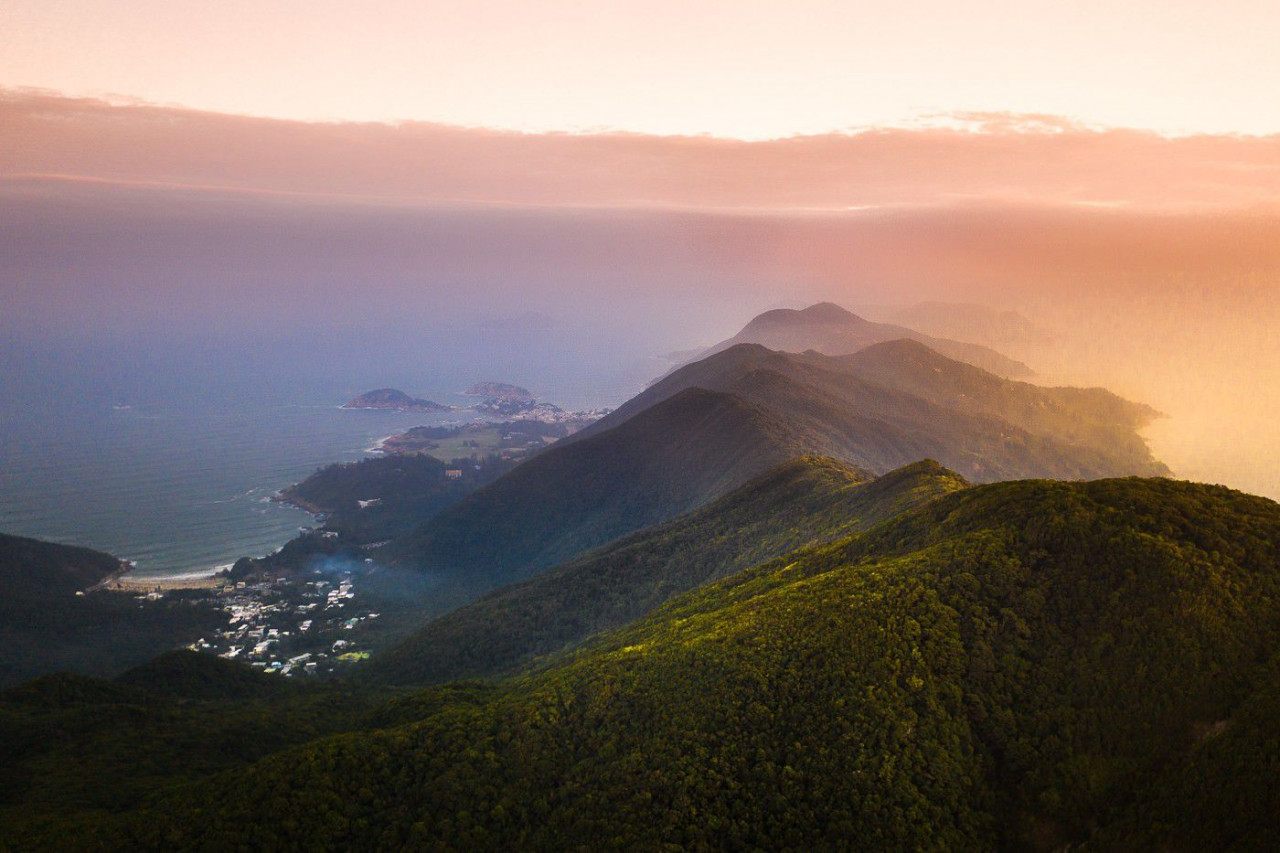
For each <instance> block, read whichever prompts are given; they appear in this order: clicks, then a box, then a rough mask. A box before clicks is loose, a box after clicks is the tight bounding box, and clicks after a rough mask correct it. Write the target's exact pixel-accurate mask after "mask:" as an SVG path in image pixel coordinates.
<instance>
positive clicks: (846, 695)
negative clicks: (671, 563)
mask: <svg viewBox="0 0 1280 853" xmlns="http://www.w3.org/2000/svg"><path fill="white" fill-rule="evenodd" d="M1277 596H1280V506H1277V505H1276V504H1275V503H1272V502H1270V501H1267V500H1264V499H1261V498H1254V497H1250V496H1246V495H1241V494H1239V493H1236V492H1232V491H1230V490H1227V489H1222V488H1217V487H1208V486H1198V485H1192V484H1185V483H1175V482H1170V481H1164V480H1138V479H1128V480H1106V481H1098V482H1090V483H1055V482H1044V481H1027V482H1014V483H1001V484H995V485H990V486H981V487H975V488H969V489H963V490H960V491H957V492H954V493H952V494H949V495H946V496H943V497H940V498H938V499H936V500H934V501H931V502H929V503H927V504H925V505H924V506H923V507H920V508H917V509H915V510H911V511H909V512H906V513H905V514H902V515H900V516H897V517H895V518H893V519H891V520H889V521H887V522H885V523H884V524H881V525H879V526H877V527H875V528H874V529H872V530H870V531H869V532H865V533H860V534H856V535H854V536H853V537H851V538H848V539H845V540H841V541H839V542H836V543H834V544H828V545H824V546H816V547H811V548H806V549H802V550H799V551H796V552H793V553H792V554H790V555H787V556H785V557H782V558H780V559H776V560H773V561H771V562H768V563H766V564H764V565H761V566H758V567H756V568H752V569H748V570H746V571H742V572H739V573H737V574H734V575H732V576H730V577H728V578H725V579H724V580H721V581H719V582H717V583H713V584H711V585H708V586H704V587H701V588H698V589H696V590H693V591H691V592H688V593H686V594H684V595H682V596H680V597H678V598H676V599H674V600H673V601H671V602H670V603H669V604H667V605H666V606H664V607H662V608H660V609H659V610H657V611H655V612H654V613H652V614H650V615H649V616H648V617H646V618H644V619H642V620H640V621H639V622H636V623H634V624H632V625H630V626H628V627H626V628H623V629H621V630H618V631H614V632H610V633H605V634H602V635H600V636H598V637H597V638H595V639H594V640H592V641H590V642H589V643H587V644H585V645H583V646H581V647H579V648H578V649H577V650H576V651H574V652H572V653H570V654H568V655H566V656H564V657H562V658H560V659H559V660H556V661H554V662H553V663H551V664H550V665H549V666H547V667H546V668H543V669H541V670H539V671H537V672H534V673H531V674H528V675H525V676H523V677H520V678H518V679H515V680H512V681H507V682H503V683H499V684H497V685H495V686H493V687H492V688H489V689H485V688H481V687H471V686H466V685H461V686H451V687H443V688H434V689H428V690H425V691H420V692H417V693H413V694H406V695H403V696H401V697H399V698H397V699H395V700H393V701H392V702H391V703H390V704H388V705H386V706H385V710H383V711H379V712H373V713H371V714H368V715H366V716H365V717H364V718H363V722H362V723H361V724H360V725H358V726H355V727H352V728H351V729H350V731H349V733H348V734H344V735H341V736H336V737H325V738H322V739H320V740H318V741H316V742H314V743H311V744H309V745H306V746H302V747H298V748H294V749H290V750H287V751H285V752H282V753H279V754H277V755H274V756H270V757H267V758H264V759H262V760H260V761H258V762H257V763H255V764H254V765H253V766H252V769H251V770H250V771H248V772H244V771H231V772H224V773H221V774H217V775H213V776H211V777H205V776H204V775H203V774H204V773H205V772H207V771H208V770H211V769H214V768H211V767H208V768H206V767H203V766H202V765H201V763H200V760H198V756H193V758H192V760H191V761H190V762H188V763H187V764H185V765H184V767H183V768H167V769H165V768H161V770H162V771H163V772H158V773H157V775H156V776H152V777H149V781H150V782H151V784H150V785H149V786H147V789H146V791H145V792H143V791H141V790H139V791H138V798H137V799H134V800H131V801H130V802H129V803H120V804H119V806H118V807H119V809H121V810H124V809H131V810H129V811H127V812H125V811H122V812H113V813H106V812H104V811H102V810H101V809H102V808H103V806H101V805H94V804H91V803H87V802H85V801H84V800H75V799H74V798H73V799H71V800H70V801H69V802H71V804H72V805H71V806H70V807H69V808H68V807H65V806H64V805H63V800H62V797H63V796H65V794H59V797H58V798H56V802H57V803H58V806H57V807H56V808H55V809H52V810H51V808H50V806H49V803H51V802H54V801H55V799H46V794H45V793H42V792H41V790H40V789H39V788H38V786H37V787H36V789H35V790H34V791H32V790H30V789H26V788H23V787H22V786H20V785H19V786H13V785H10V786H8V787H7V788H6V791H7V792H9V793H8V799H7V803H8V806H7V808H6V811H5V812H4V820H5V821H6V826H5V828H4V835H5V837H6V838H8V839H10V840H11V842H12V843H13V844H14V845H16V846H21V847H41V846H43V847H64V848H65V847H67V846H77V847H85V846H100V847H104V848H130V847H137V846H153V847H154V846H161V847H185V846H191V847H199V848H203V849H237V848H250V847H251V848H287V849H300V848H314V847H320V848H357V847H359V848H368V847H381V848H394V849H403V848H405V847H419V848H422V847H429V848H437V849H582V850H595V849H603V848H617V847H622V848H630V849H636V848H639V849H660V848H669V849H675V848H695V849H696V848H700V847H716V848H721V847H733V848H743V849H756V848H759V849H784V848H788V849H796V850H800V849H817V848H822V847H832V846H839V847H848V846H855V847H859V848H862V849H913V850H914V849H957V848H959V849H975V848H976V849H990V848H993V847H1029V848H1034V849H1059V848H1062V847H1063V846H1064V845H1068V844H1070V845H1072V846H1075V847H1085V848H1099V849H1133V848H1135V847H1163V848H1166V849H1204V848H1205V847H1210V846H1223V847H1227V846H1236V847H1239V848H1241V849H1247V848H1262V847H1266V846H1269V845H1270V843H1271V841H1272V835H1271V829H1272V826H1271V824H1272V822H1273V820H1274V818H1273V815H1274V813H1275V808H1276V806H1277V802H1276V799H1277V795H1276V793H1275V786H1274V784H1273V782H1274V775H1273V774H1274V771H1275V766H1274V765H1275V762H1276V755H1277V752H1276V749H1275V747H1276V742H1277V741H1276V734H1277V709H1278V707H1280V706H1278V705H1277V699H1278V697H1280V684H1278V682H1277V665H1278V664H1280V661H1278V660H1277V658H1276V651H1275V650H1276V649H1277V648H1278V646H1277V641H1280V607H1277V606H1276V605H1277V600H1278V599H1277ZM112 687H113V688H115V687H118V686H117V685H113V686H112ZM16 701H18V700H17V699H14V698H8V699H6V705H5V707H11V706H12V704H13V703H14V702H16ZM28 701H34V700H28ZM290 701H296V700H290ZM54 704H55V705H57V706H58V707H59V708H61V709H62V710H60V711H59V712H58V713H60V714H76V713H81V714H84V713H89V712H88V711H87V708H80V709H79V710H78V711H77V709H76V707H75V703H74V702H72V703H71V707H70V708H67V707H66V705H65V704H64V703H54ZM13 713H20V712H19V711H14V712H13ZM25 713H27V715H28V716H27V717H24V718H21V720H20V721H18V722H26V721H27V720H30V719H32V718H33V717H34V714H32V713H31V712H29V711H28V712H25ZM42 713H45V714H48V713H49V712H48V711H47V710H46V711H43V712H42ZM190 719H192V720H194V719H195V718H194V717H193V718H190ZM281 719H283V718H281ZM15 724H17V723H16V722H15ZM131 725H132V724H131V723H129V722H128V721H127V720H121V721H120V722H118V723H117V724H116V728H115V729H114V732H115V734H114V735H112V737H116V738H118V737H119V736H120V732H121V729H120V726H124V727H125V730H126V731H136V729H130V728H129V726H131ZM10 731H12V729H10ZM175 736H176V733H175ZM86 737H89V740H87V741H86V740H85V738H86ZM93 737H98V738H99V740H98V741H96V742H98V743H105V744H106V747H108V748H105V749H104V754H106V755H111V756H114V757H115V759H118V758H119V756H120V754H121V753H120V752H118V751H116V750H118V745H114V746H113V745H112V744H114V743H115V741H112V740H111V738H108V737H106V736H102V735H101V734H97V735H92V736H90V735H86V734H85V732H84V730H83V729H77V728H76V727H74V726H69V727H68V728H67V734H66V735H65V736H64V737H63V738H62V739H58V738H51V737H42V738H41V739H40V740H39V741H38V743H37V744H36V745H31V744H29V742H24V743H27V744H28V746H27V751H26V752H24V753H23V755H22V756H21V765H20V766H21V768H23V772H28V773H30V772H32V771H33V770H35V769H36V768H39V770H40V771H41V772H47V773H49V774H50V775H51V778H57V779H63V780H65V779H67V778H69V775H68V767H69V766H70V765H72V764H73V762H75V761H78V760H80V757H81V754H83V753H85V752H86V751H85V749H84V748H83V745H84V744H86V743H93V742H95V741H93V740H92V738H93ZM78 739H79V740H78ZM291 742H295V743H296V742H297V741H296V740H293V741H291ZM78 745H79V746H80V748H77V746H78ZM197 750H198V747H197ZM73 754H74V757H73ZM139 765H140V769H139V770H137V771H135V773H140V774H145V773H148V772H151V771H152V770H155V769H156V768H155V767H154V766H153V765H149V764H147V763H146V762H145V761H140V762H139ZM188 768H193V769H188ZM108 769H109V770H110V771H111V772H119V768H118V767H115V766H114V765H113V766H112V767H111V768H108ZM103 772H105V770H104V768H101V767H99V766H97V765H95V763H94V762H89V763H88V765H87V766H86V767H85V769H84V770H83V775H84V776H85V777H86V778H85V780H84V782H83V784H84V785H85V786H86V787H89V786H90V784H91V780H92V778H93V774H95V773H103ZM60 774H61V775H60ZM165 774H168V776H169V777H172V779H173V780H174V781H173V783H172V784H166V785H161V784H160V777H161V776H165ZM197 776H200V777H201V778H200V779H197V778H196V777H197ZM1202 780H1203V781H1202ZM77 806H79V809H80V810H78V811H77V810H76V809H77Z"/></svg>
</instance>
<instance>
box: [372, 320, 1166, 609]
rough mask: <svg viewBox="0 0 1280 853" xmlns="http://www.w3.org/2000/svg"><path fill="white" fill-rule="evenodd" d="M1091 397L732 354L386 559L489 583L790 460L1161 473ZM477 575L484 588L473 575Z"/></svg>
mask: <svg viewBox="0 0 1280 853" xmlns="http://www.w3.org/2000/svg"><path fill="white" fill-rule="evenodd" d="M1155 415H1156V413H1155V412H1154V411H1153V410H1151V409H1149V408H1147V407H1145V406H1141V405H1138V404H1134V403H1129V402H1127V401H1125V400H1122V399H1120V398H1119V397H1116V396H1115V395H1113V394H1110V393H1108V392H1106V391H1102V390H1100V389H1094V390H1080V389H1052V388H1039V387H1037V386H1034V385H1029V384H1026V383H1021V382H1013V381H1010V380H1005V379H1000V378H999V377H996V376H992V375H991V374H988V373H986V372H984V371H982V370H980V369H978V368H975V367H973V366H971V365H967V364H962V363H960V362H956V361H953V360H951V359H948V358H945V357H943V356H941V355H938V354H937V353H935V352H932V351H931V350H929V349H928V348H927V347H925V346H923V345H922V344H919V343H916V342H914V341H891V342H888V343H884V344H878V345H876V346H873V347H869V348H867V349H864V350H863V351H861V352H859V353H856V354H854V355H851V356H841V357H830V356H823V355H820V354H818V353H813V352H810V353H805V354H802V355H793V354H787V353H781V352H774V351H771V350H768V349H765V348H764V347H762V346H758V345H754V344H742V345H738V346H735V347H732V348H730V349H728V350H725V351H723V352H720V353H717V354H715V355H712V356H710V357H708V358H706V359H703V360H702V361H700V362H697V363H695V364H692V365H688V366H686V367H684V368H682V369H680V370H678V371H676V372H675V373H673V374H671V375H670V376H668V377H667V378H666V379H664V380H662V381H660V382H658V383H657V384H656V385H653V386H651V387H650V388H648V389H646V390H645V391H644V392H642V393H641V394H639V395H637V396H636V397H634V398H633V399H632V400H630V401H628V402H627V403H625V404H624V405H623V406H621V407H620V408H619V409H618V410H616V411H615V412H613V413H612V414H610V415H608V416H606V417H604V418H603V419H601V420H600V421H598V422H596V423H595V424H593V425H591V426H589V427H587V428H585V429H583V430H582V431H580V432H579V433H577V434H575V435H573V436H570V437H569V438H567V439H564V440H563V441H561V442H560V443H559V444H557V445H555V446H553V447H552V448H550V449H549V450H548V451H546V452H544V453H543V454H541V455H540V456H538V457H537V458H535V459H533V460H531V461H529V462H527V463H525V464H523V465H521V466H520V467H518V468H516V469H515V470H514V471H512V472H511V473H510V474H508V475H506V476H505V477H503V478H502V479H500V480H498V481H497V482H495V483H493V484H492V485H490V486H488V487H486V488H484V489H481V490H480V491H478V492H476V493H475V494H473V495H471V496H470V497H469V498H467V499H466V500H464V501H462V502H461V503H459V504H457V505H456V506H454V507H452V508H450V509H448V510H446V511H445V512H443V513H441V514H440V515H438V516H436V517H435V518H434V519H432V520H431V521H429V522H427V524H426V525H424V526H423V528H422V529H421V530H419V531H418V532H417V533H416V534H414V535H413V536H411V537H408V538H406V539H404V540H401V541H400V542H399V543H396V544H394V545H393V546H391V547H390V548H389V549H388V553H389V554H390V555H393V556H394V558H395V559H397V560H399V561H400V562H403V563H411V564H416V565H420V566H423V567H426V568H429V569H433V570H437V571H445V572H446V573H450V572H451V573H452V575H451V576H452V577H453V578H454V579H455V580H461V579H462V578H464V577H465V578H468V579H469V582H472V583H479V582H481V581H484V582H485V583H487V584H488V585H489V586H492V585H496V584H497V583H498V582H509V581H512V580H517V579H520V578H522V577H525V576H528V575H529V574H531V573H533V572H535V571H538V570H540V569H544V568H546V567H548V566H551V565H554V564H555V563H558V562H562V561H564V560H566V559H569V558H570V557H572V556H574V555H575V554H577V553H580V552H581V551H583V550H585V549H588V548H592V547H595V546H598V545H603V544H604V543H605V542H608V541H609V540H611V539H613V538H615V537H618V536H621V535H624V534H626V533H630V532H632V531H634V530H638V529H640V528H642V527H646V526H648V525H651V524H656V523H659V522H662V521H666V520H668V519H670V518H673V517H675V516H676V515H679V514H681V513H684V512H688V511H689V510H691V509H693V508H695V507H697V506H699V505H701V504H703V503H705V502H706V501H708V500H711V499H713V498H716V497H719V496H721V495H724V494H726V493H727V492H729V491H730V490H732V489H734V488H736V487H737V486H740V485H742V484H743V483H745V482H747V481H748V480H749V479H751V478H752V477H755V476H757V475H759V474H761V473H763V472H764V471H766V470H768V469H769V468H771V467H773V466H775V465H778V464H781V463H782V462H784V461H786V460H788V459H792V458H795V457H796V456H801V455H805V454H817V455H823V456H830V457H833V458H836V459H840V460H843V461H844V462H846V463H848V464H851V465H854V466H856V467H859V468H862V469H864V470H867V471H869V472H872V473H874V474H883V473H887V472H888V471H891V470H893V469H895V468H900V467H902V466H904V465H908V464H910V463H912V462H915V461H917V460H920V459H937V460H939V461H940V462H941V463H942V464H943V465H945V466H947V467H948V468H951V469H952V470H955V471H957V472H959V473H960V474H961V475H962V476H964V477H966V478H968V479H971V480H974V481H978V482H989V481H992V480H1002V479H1018V478H1023V477H1062V478H1070V479H1077V478H1096V477H1106V476H1115V475H1121V474H1140V475H1153V474H1165V473H1167V469H1166V468H1165V467H1164V466H1163V465H1161V464H1160V463H1159V462H1156V461H1155V460H1153V459H1152V458H1151V455H1150V453H1149V451H1148V450H1147V448H1146V445H1145V444H1144V443H1143V442H1142V440H1141V439H1140V438H1139V437H1138V436H1137V434H1136V432H1135V429H1136V427H1137V426H1138V425H1140V424H1141V423H1144V422H1145V421H1146V420H1147V419H1149V418H1151V417H1154V416H1155ZM486 579H487V580H486Z"/></svg>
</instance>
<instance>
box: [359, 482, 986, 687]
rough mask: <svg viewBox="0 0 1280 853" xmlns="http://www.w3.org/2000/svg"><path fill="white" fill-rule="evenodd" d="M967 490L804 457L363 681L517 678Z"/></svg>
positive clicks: (553, 574) (499, 599) (485, 608)
mask: <svg viewBox="0 0 1280 853" xmlns="http://www.w3.org/2000/svg"><path fill="white" fill-rule="evenodd" d="M965 485H966V484H965V482H964V480H962V479H961V478H960V477H958V476H956V475H955V474H953V473H951V472H950V471H947V470H945V469H944V468H942V467H941V466H939V465H938V464H937V463H934V462H927V461H926V462H920V463H917V464H915V465H911V466H908V467H907V468H903V469H901V470H899V471H895V472H893V473H891V474H886V475H885V476H883V477H881V478H879V479H877V480H874V481H872V480H871V479H870V478H869V476H868V475H867V474H866V473H865V472H861V471H857V470H856V469H853V468H850V467H849V466H847V465H843V464H841V463H839V462H837V461H835V460H832V459H822V458H818V457H802V458H800V459H796V460H793V461H791V462H788V463H786V464H784V465H781V466H779V467H778V468H775V469H773V470H772V471H770V472H768V473H767V474H764V475H762V476H760V477H758V478H756V479H755V480H752V481H751V482H750V483H747V484H746V485H744V486H742V487H741V488H739V489H736V490H734V491H733V492H731V493H730V494H728V495H726V496H724V497H723V498H720V499H718V500H716V501H713V502H712V503H710V504H708V505H707V506H704V507H701V508H699V509H698V510H696V511H694V512H692V513H690V514H688V515H685V516H681V517H680V518H677V519H675V520H673V521H670V522H667V523H666V524H662V525H659V526H657V527H653V528H647V529H645V530H642V531H639V532H637V533H633V534H631V535H630V536H625V537H623V538H621V539H619V540H617V541H616V542H613V543H610V544H609V545H607V546H604V547H603V548H600V549H598V550H596V551H593V552H590V553H589V554H586V555H584V556H583V557H580V558H578V559H576V560H573V561H571V562H569V563H567V564H565V565H563V566H559V567H556V568H554V569H550V570H548V571H546V572H544V573H542V574H539V575H536V576H535V577H533V578H531V579H530V580H528V581H525V582H524V583H519V584H514V585H512V586H508V587H504V588H502V589H499V590H497V591H495V592H493V593H491V594H489V595H487V596H485V597H483V598H481V599H480V600H478V601H476V602H474V603H473V604H470V605H468V606H466V607H462V608H459V609H457V610H454V611H452V612H450V613H447V614H445V615H444V616H441V617H440V618H438V619H436V620H434V621H432V622H431V623H429V624H428V625H426V626H425V627H423V628H422V629H421V630H419V631H418V632H416V633H415V634H414V635H413V636H411V637H410V638H409V639H408V640H407V641H406V642H405V643H403V644H401V645H400V646H399V647H397V648H395V649H393V650H391V651H390V652H389V653H388V654H386V655H383V656H379V657H378V658H377V659H375V660H374V661H372V662H371V663H370V665H369V666H368V667H367V668H366V669H365V670H364V671H363V672H362V674H363V675H367V676H369V677H370V678H372V679H375V680H381V681H388V682H391V683H395V684H429V683H432V682H438V681H446V680H452V679H457V678H471V677H476V676H482V675H493V674H496V673H500V672H504V671H508V670H511V669H513V668H514V667H516V666H518V665H520V664H523V663H525V662H527V661H528V660H530V659H531V658H533V657H534V656H536V655H545V654H547V653H549V652H553V651H556V650H558V649H561V648H563V647H564V646H566V645H569V644H570V643H574V642H577V641H579V640H582V639H584V638H586V637H587V636H589V635H591V634H595V633H598V632H600V631H603V630H606V629H609V628H616V627H618V626H621V625H624V624H626V623H628V622H631V621H633V620H635V619H638V618H639V617H641V616H643V615H644V614H646V613H648V612H649V611H651V610H653V609H654V608H655V607H657V606H659V605H661V604H663V603H664V602H666V601H668V600H669V599H671V598H673V597H674V596H676V595H678V594H680V593H682V592H685V591H687V590H690V589H693V588H694V587H697V586H701V585H702V584H705V583H707V582H709V581H713V580H718V579H720V578H722V577H725V576H726V575H729V574H732V573H733V572H736V571H740V570H742V569H745V568H749V567H751V566H754V565H756V564H758V563H762V562H764V561H766V560H769V559H771V558H773V557H776V556H779V555H781V554H785V553H786V552H788V551H791V550H794V549H795V548H798V547H800V546H801V545H805V544H810V543H815V542H826V541H831V540H834V539H837V538H840V537H842V536H847V535H848V534H850V533H853V532H856V531H859V530H865V529H866V528H868V527H871V526H872V525H874V524H875V523H878V522H880V521H883V520H885V519H886V518H890V517H892V516H894V515H897V514H898V513H900V512H903V511H905V510H907V509H910V508H911V507H914V506H919V505H920V504H923V503H925V502H926V501H928V500H931V499H933V498H935V497H938V496H939V495H943V494H946V493H948V492H951V491H954V490H956V489H959V488H963V487H964V486H965Z"/></svg>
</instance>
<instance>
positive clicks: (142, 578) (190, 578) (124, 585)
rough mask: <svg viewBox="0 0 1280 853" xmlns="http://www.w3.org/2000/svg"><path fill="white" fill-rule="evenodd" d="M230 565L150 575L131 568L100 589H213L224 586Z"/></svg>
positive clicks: (140, 590) (148, 590)
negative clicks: (226, 572) (141, 573)
mask: <svg viewBox="0 0 1280 853" xmlns="http://www.w3.org/2000/svg"><path fill="white" fill-rule="evenodd" d="M229 568H231V566H230V565H226V566H215V567H214V568H212V569H204V570H201V571H198V572H183V573H181V574H172V575H154V576H151V577H148V576H146V575H137V574H135V573H134V570H130V571H128V572H126V573H124V574H122V575H119V576H117V577H114V578H112V579H110V580H109V581H108V582H107V583H105V584H104V585H102V586H101V587H100V589H104V590H106V591H108V592H110V591H113V590H118V591H127V592H151V591H153V590H160V591H166V590H173V589H212V588H213V587H216V586H222V585H223V584H224V583H226V582H227V579H226V577H225V576H224V575H223V574H222V572H225V571H226V570H227V569H229Z"/></svg>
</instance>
